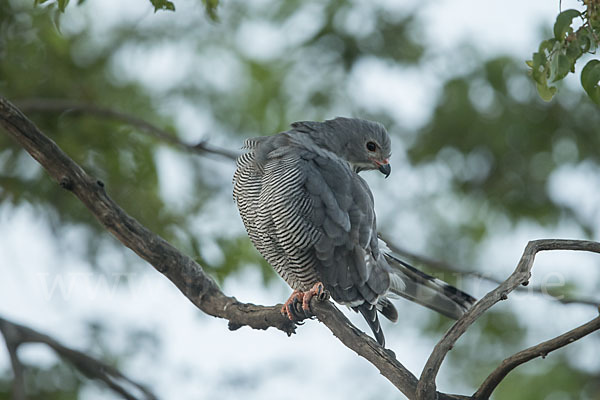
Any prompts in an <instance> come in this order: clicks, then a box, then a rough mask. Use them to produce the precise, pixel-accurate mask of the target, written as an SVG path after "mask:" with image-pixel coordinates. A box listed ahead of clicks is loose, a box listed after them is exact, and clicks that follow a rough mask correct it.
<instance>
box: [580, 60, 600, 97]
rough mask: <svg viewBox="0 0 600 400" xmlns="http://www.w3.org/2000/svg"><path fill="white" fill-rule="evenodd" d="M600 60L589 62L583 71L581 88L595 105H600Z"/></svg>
mask: <svg viewBox="0 0 600 400" xmlns="http://www.w3.org/2000/svg"><path fill="white" fill-rule="evenodd" d="M598 81H600V60H591V61H589V62H588V63H587V64H586V65H585V67H583V70H582V71H581V86H583V89H584V90H585V91H586V93H587V94H588V96H590V98H591V99H592V100H593V101H594V103H596V104H598V105H600V86H598Z"/></svg>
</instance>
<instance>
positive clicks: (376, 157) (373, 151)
mask: <svg viewBox="0 0 600 400" xmlns="http://www.w3.org/2000/svg"><path fill="white" fill-rule="evenodd" d="M326 123H329V124H331V125H332V126H333V129H334V131H335V132H336V134H337V135H336V136H338V137H339V140H340V143H339V146H340V148H341V149H342V152H341V154H339V155H340V156H341V157H342V158H344V159H345V160H347V161H348V162H349V163H350V165H351V166H352V169H354V171H356V172H360V171H364V170H371V169H377V170H379V171H380V172H381V173H382V174H384V175H385V177H386V178H387V177H388V176H389V175H390V173H391V172H392V167H391V166H390V163H389V158H390V155H391V143H390V137H389V135H388V133H387V131H386V130H385V128H384V127H383V125H382V124H380V123H378V122H372V121H366V120H362V119H355V118H336V119H334V120H331V121H327V122H326Z"/></svg>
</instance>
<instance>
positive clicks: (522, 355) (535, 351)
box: [473, 317, 600, 400]
mask: <svg viewBox="0 0 600 400" xmlns="http://www.w3.org/2000/svg"><path fill="white" fill-rule="evenodd" d="M598 329H600V317H596V318H594V319H593V320H591V321H589V322H588V323H586V324H583V325H581V326H579V327H577V328H575V329H573V330H570V331H569V332H566V333H563V334H562V335H560V336H557V337H555V338H554V339H551V340H548V341H546V342H542V343H540V344H538V345H536V346H532V347H529V348H527V349H525V350H522V351H520V352H518V353H516V354H514V355H512V356H510V357H508V358H507V359H505V360H504V361H502V363H501V364H500V365H499V366H498V367H497V368H496V369H495V370H494V371H493V372H492V373H491V374H490V375H489V376H488V377H487V378H486V379H485V381H484V382H483V383H482V384H481V386H480V387H479V389H478V390H477V392H476V393H475V394H473V399H476V400H485V399H488V398H489V397H490V396H491V394H492V392H493V391H494V389H495V388H496V386H498V384H499V383H500V382H501V381H502V380H503V379H504V378H505V377H506V375H508V373H509V372H510V371H512V370H513V369H515V368H516V367H518V366H519V365H521V364H524V363H526V362H528V361H531V360H533V359H534V358H537V357H542V358H544V357H546V355H548V353H550V352H552V351H554V350H557V349H559V348H561V347H564V346H566V345H568V344H571V343H573V342H574V341H576V340H579V339H581V338H582V337H584V336H586V335H589V334H590V333H592V332H595V331H597V330H598Z"/></svg>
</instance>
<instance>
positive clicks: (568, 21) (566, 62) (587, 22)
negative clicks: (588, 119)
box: [527, 0, 600, 105]
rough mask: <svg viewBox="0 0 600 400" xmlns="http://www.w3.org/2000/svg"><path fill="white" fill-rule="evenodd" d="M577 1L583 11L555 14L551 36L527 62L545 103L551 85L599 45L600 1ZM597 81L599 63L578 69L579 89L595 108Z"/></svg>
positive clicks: (599, 96)
mask: <svg viewBox="0 0 600 400" xmlns="http://www.w3.org/2000/svg"><path fill="white" fill-rule="evenodd" d="M580 1H581V3H582V5H583V10H582V11H578V10H574V9H569V10H565V11H563V12H561V13H560V14H558V16H557V17H556V22H555V23H554V29H553V31H554V37H553V38H550V39H547V40H544V41H542V43H540V46H539V49H538V51H537V52H536V53H533V57H532V59H531V60H529V61H527V65H528V66H529V67H530V68H531V75H532V77H533V79H534V80H535V82H536V88H537V91H538V93H539V95H540V97H541V98H542V99H544V100H546V101H550V100H551V99H552V97H554V95H555V94H556V91H557V89H556V86H551V84H554V83H556V82H558V81H560V80H562V79H564V78H565V77H566V76H567V75H568V74H569V72H572V73H575V64H576V63H577V61H578V60H579V59H580V58H581V57H583V56H584V55H586V54H596V50H597V48H598V46H600V1H598V0H580ZM578 25H579V26H578ZM577 26H578V27H577ZM599 81H600V60H590V61H588V62H587V64H586V65H585V66H584V67H583V69H582V70H581V86H582V87H583V89H584V90H585V91H586V93H587V94H588V96H589V97H590V99H592V101H594V102H595V103H596V104H598V105H600V86H598V82H599Z"/></svg>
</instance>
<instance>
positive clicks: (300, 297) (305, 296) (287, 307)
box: [281, 282, 328, 321]
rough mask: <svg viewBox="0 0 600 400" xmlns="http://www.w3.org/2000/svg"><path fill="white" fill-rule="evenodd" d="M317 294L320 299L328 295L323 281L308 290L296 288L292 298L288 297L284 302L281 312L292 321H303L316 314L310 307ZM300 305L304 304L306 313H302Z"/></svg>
mask: <svg viewBox="0 0 600 400" xmlns="http://www.w3.org/2000/svg"><path fill="white" fill-rule="evenodd" d="M315 296H317V298H318V299H319V300H320V301H323V300H326V299H327V297H328V293H327V292H326V291H325V287H324V286H323V284H322V283H321V282H317V283H315V285H314V286H313V287H312V288H311V289H310V290H307V291H306V292H302V291H300V290H294V292H293V293H292V295H291V296H290V298H289V299H287V301H286V302H285V303H284V304H283V307H281V313H282V314H283V315H285V316H286V317H288V318H289V319H290V320H291V321H301V320H303V319H305V318H311V317H313V316H314V314H313V312H312V310H311V309H310V300H311V299H312V298H313V297H315ZM298 305H301V306H302V311H304V315H302V311H300V309H299V307H298Z"/></svg>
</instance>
